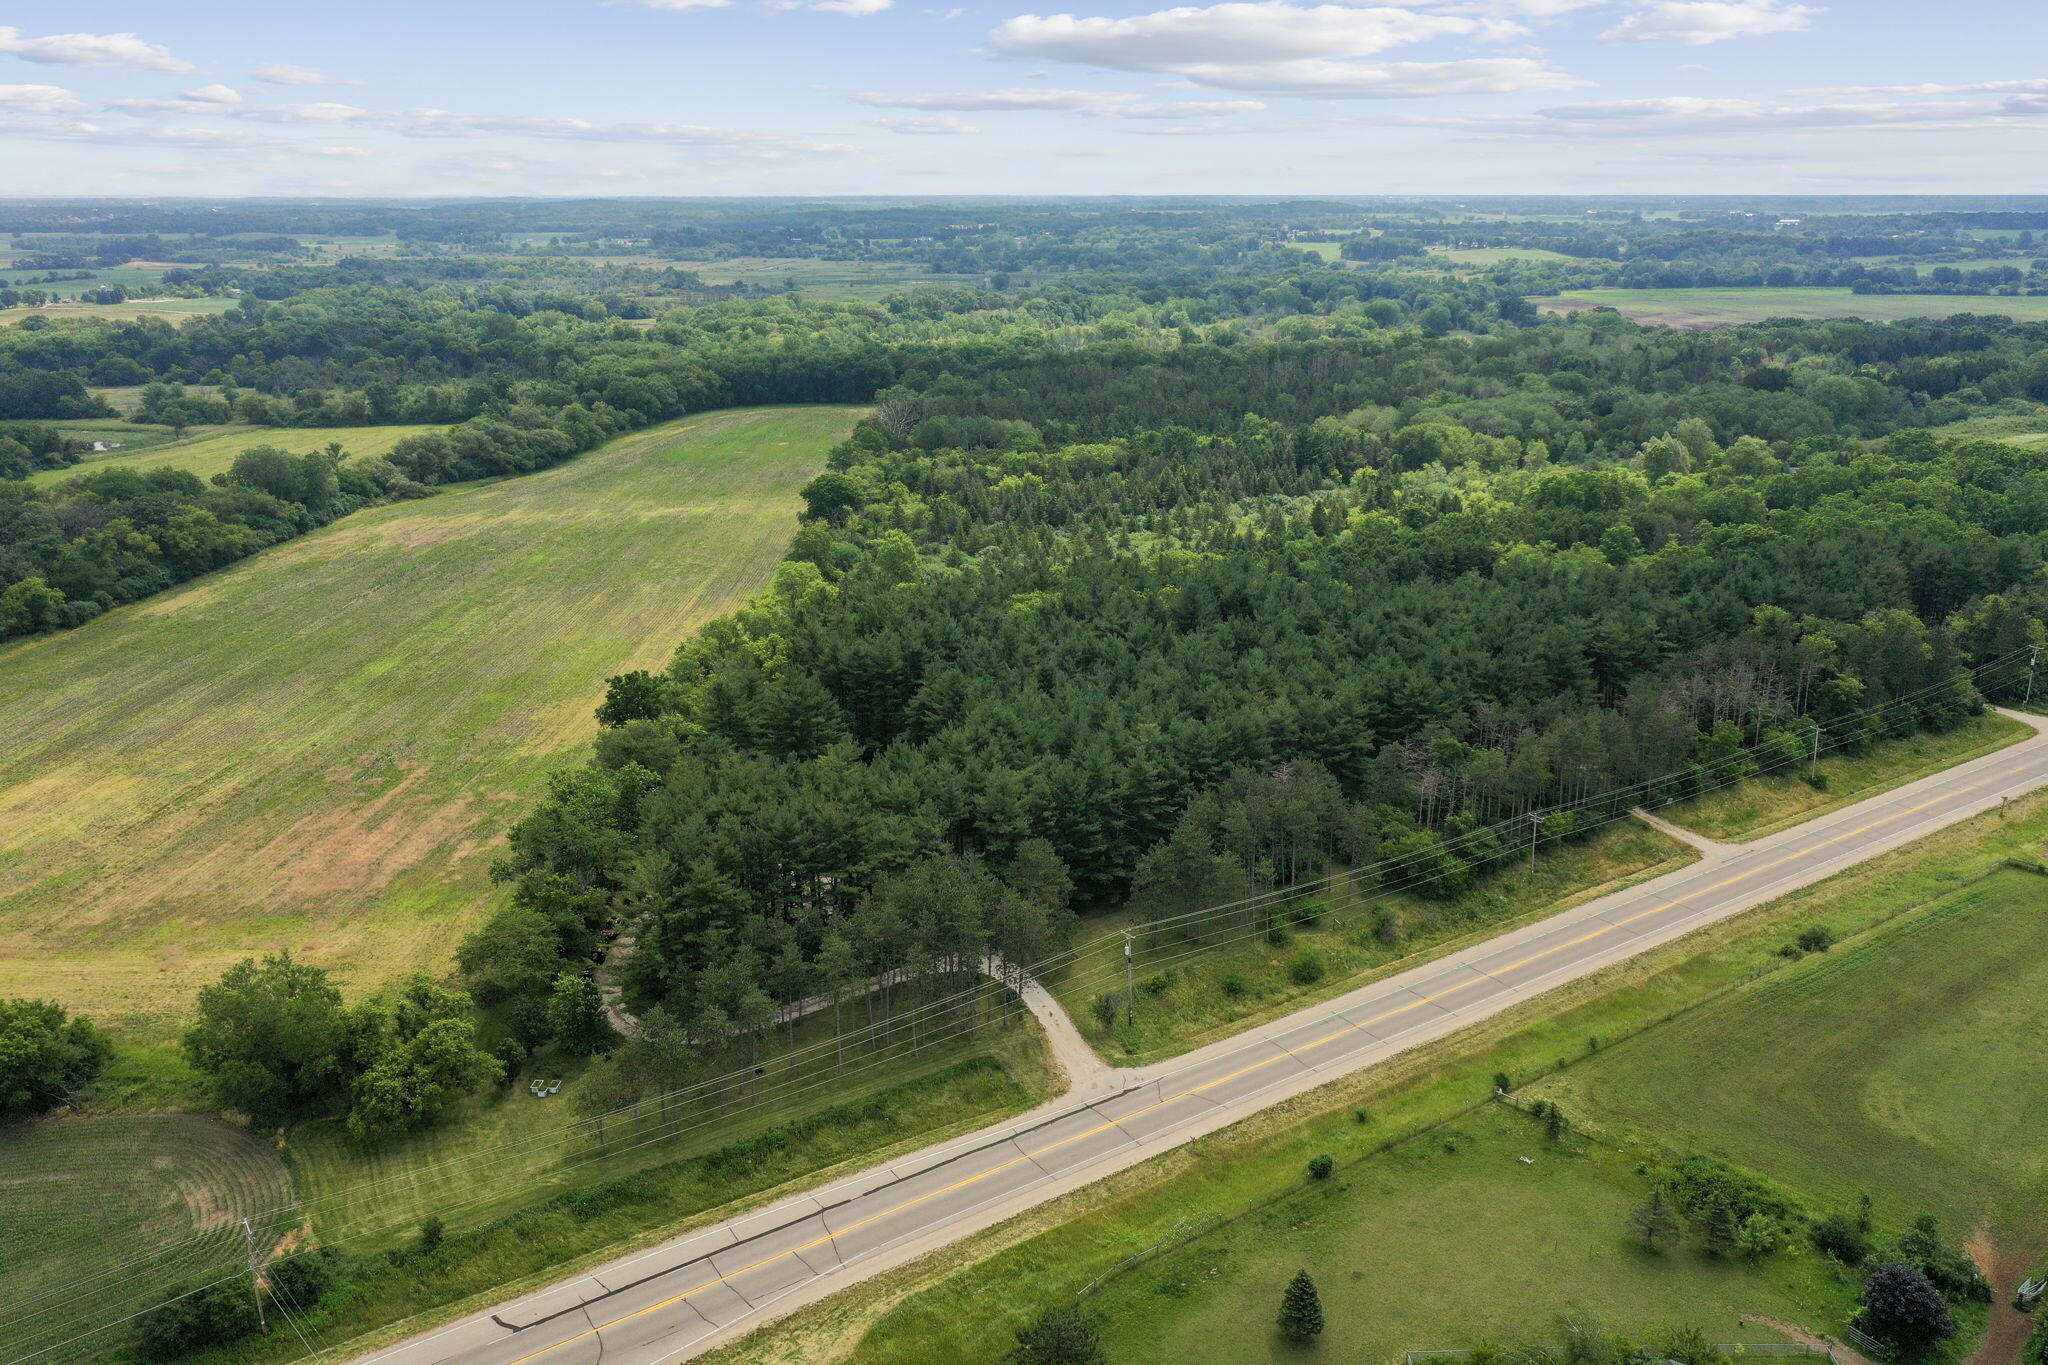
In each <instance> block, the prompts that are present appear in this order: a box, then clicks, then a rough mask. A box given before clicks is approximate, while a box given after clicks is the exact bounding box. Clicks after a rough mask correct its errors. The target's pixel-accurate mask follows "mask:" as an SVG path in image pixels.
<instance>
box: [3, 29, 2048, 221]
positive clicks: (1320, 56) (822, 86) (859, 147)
mask: <svg viewBox="0 0 2048 1365" xmlns="http://www.w3.org/2000/svg"><path fill="white" fill-rule="evenodd" d="M9 19H10V22H9V23H8V24H5V25H0V141H4V144H5V146H6V153H5V157H6V159H5V162H4V163H0V164H4V168H5V170H6V172H7V175H6V177H5V179H6V182H7V183H9V184H12V185H25V186H32V187H35V188H36V189H38V190H40V191H44V192H46V193H47V194H49V195H52V196H58V197H94V198H99V197H115V198H118V197H132V196H151V195H158V194H163V193H165V192H171V193H176V194H179V195H183V194H187V193H189V192H190V187H191V186H193V185H205V186H207V187H209V189H210V190H211V191H212V192H213V193H215V194H219V195H232V196H235V197H245V196H272V195H285V196H295V195H317V196H320V197H333V198H360V197H377V198H445V197H483V198H500V197H506V196H516V197H522V198H525V197H534V191H535V190H537V189H540V190H544V191H545V193H544V194H543V195H542V196H540V197H558V196H559V197H573V198H587V197H592V196H609V195H620V194H625V195H630V196H632V197H643V196H653V197H663V198H667V197H674V196H676V195H677V194H678V192H679V191H680V192H685V193H686V196H687V197H699V195H697V194H687V192H689V191H699V192H701V191H702V190H703V189H705V188H715V190H716V194H717V197H738V198H753V197H760V196H780V197H789V196H792V195H800V196H802V197H838V196H843V195H874V194H885V195H907V194H918V193H919V192H922V191H924V189H925V187H927V186H929V185H932V184H946V185H948V186H949V187H951V188H950V193H955V194H962V195H1017V194H1020V193H1021V194H1023V195H1025V196H1027V197H1048V196H1094V195H1104V194H1132V193H1142V194H1145V195H1175V194H1184V193H1187V192H1189V191H1190V190H1201V189H1203V188H1205V187H1207V186H1208V185H1210V184H1211V183H1213V182H1215V181H1218V180H1222V181H1227V182H1230V183H1232V184H1234V185H1237V186H1241V187H1243V188H1239V189H1235V190H1233V191H1231V193H1233V194H1239V195H1261V196H1264V195H1283V196H1285V195H1294V194H1298V193H1300V191H1298V190H1294V189H1289V188H1278V189H1275V188H1271V187H1272V186H1276V185H1277V186H1283V187H1284V186H1292V185H1298V184H1300V183H1302V182H1304V181H1306V182H1309V183H1317V182H1324V183H1327V182H1329V181H1332V180H1340V181H1351V182H1356V181H1357V180H1361V179H1364V180H1368V181H1378V182H1383V183H1388V184H1396V185H1399V186H1401V187H1402V188H1400V189H1397V190H1384V191H1374V193H1388V194H1401V195H1430V196H1437V195H1445V194H1457V193H1462V192H1464V191H1461V190H1460V189H1459V188H1458V187H1459V186H1461V185H1469V184H1471V183H1473V182H1479V183H1487V182H1495V183H1501V182H1510V181H1512V182H1518V183H1526V182H1528V181H1531V180H1533V181H1537V182H1540V183H1541V184H1543V185H1544V186H1545V187H1546V188H1544V189H1542V190H1540V191H1532V193H1542V194H1553V195H1574V194H1575V195H1589V194H1602V195H1605V194H1613V193H1616V192H1617V191H1619V192H1624V193H1632V192H1638V191H1640V192H1644V193H1660V194H1668V193H1689V192H1690V193H1700V192H1704V193H1734V194H1745V195H1781V194H1797V195H1814V194H1823V195H1826V194H1838V193H1839V194H1854V195H1870V194H1885V193H1900V192H1911V193H1931V194H1944V193H1945V194H1968V195H1983V194H1996V193H1999V192H2000V187H2003V186H2008V185H2011V184H2012V183H2013V182H2014V181H2015V180H2020V179H2025V180H2030V181H2032V183H2033V184H2034V185H2035V186H2038V187H2040V188H2041V190H2042V192H2048V182H2044V176H2048V171H2044V169H2043V168H2044V166H2048V157H2044V155H2043V153H2044V152H2048V77H2043V76H2041V75H2040V74H2039V72H2038V62H2036V61H2035V60H2034V59H2033V57H2032V56H2031V54H2034V53H2038V52H2040V51H2043V50H2048V13H2044V12H2043V10H2042V8H2041V7H2038V6H2036V7H2028V8H2021V7H2018V6H2013V5H2009V4H1995V3H1990V0H1962V3H1960V4H1957V5H1951V6H1949V7H1947V8H1945V9H1944V10H1943V11H1942V12H1941V14H1940V22H1938V23H1930V22H1929V14H1928V11H1927V10H1926V9H1925V7H1923V6H1916V5H1907V4H1903V3H1900V0H1866V3H1862V4H1858V5H1855V6H1853V7H1852V6H1846V5H1821V4H1815V3H1801V2H1800V0H1380V3H1359V4H1350V3H1340V2H1339V0H1221V2H1220V3H1208V4H1188V5H1173V6H1164V5H1159V4H1156V3H1152V4H1146V3H1134V0H1092V3H1090V4H1088V5H1086V6H1081V5H1076V6H1074V7H1072V8H1054V7H1047V8H1046V9H1045V10H1043V11H1038V10H1033V9H1031V8H1029V7H1027V6H1020V5H1017V4H1014V3H989V2H987V0H984V3H979V4H972V3H969V4H961V5H953V6H933V7H929V8H927V7H923V6H920V5H916V4H913V3H911V0H557V2H556V3H547V4H543V3H541V2H540V0H504V2H503V3H494V4H489V5H486V4H484V3H483V2H482V0H434V3H428V4H419V3H411V4H399V3H395V2H394V0H364V2H363V3H361V4H358V5H355V6H352V7H350V8H349V9H348V10H346V11H334V10H320V9H306V8H290V9H271V10H253V9H251V8H250V7H248V6H245V5H229V4H221V3H218V2H217V0H216V3H212V4H207V3H201V4H199V5H196V6H189V7H185V8H183V9H179V10H176V11H168V10H165V9H164V8H163V7H161V6H147V5H143V4H141V3H139V0H85V2H84V3H67V4H64V5H61V6H60V5H57V4H53V3H49V0H40V2H39V3H37V2H32V3H29V4H27V5H24V6H19V7H17V12H16V13H14V14H11V15H10V16H9ZM1986 35H1995V38H1994V40H1992V41H1987V40H1986ZM1020 184H1022V185H1031V186H1037V187H1043V186H1046V185H1048V184H1051V185H1057V186H1058V188H1056V189H1046V188H1033V189H1030V190H1028V191H1019V190H1018V189H1016V186H1018V185H1020ZM1901 187H1907V188H1906V189H1904V190H1903V191H1902V188H1901ZM1496 193H1499V191H1496Z"/></svg>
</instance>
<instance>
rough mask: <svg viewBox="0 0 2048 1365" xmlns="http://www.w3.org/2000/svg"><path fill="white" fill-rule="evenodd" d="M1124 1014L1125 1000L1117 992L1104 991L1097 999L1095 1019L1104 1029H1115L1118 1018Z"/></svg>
mask: <svg viewBox="0 0 2048 1365" xmlns="http://www.w3.org/2000/svg"><path fill="white" fill-rule="evenodd" d="M1123 1012H1124V998H1123V996H1121V995H1119V994H1118V993H1117V992H1115V991H1104V992H1103V993H1102V994H1101V995H1098V996H1096V997H1095V1018H1096V1020H1097V1022H1099V1023H1100V1024H1101V1025H1102V1026H1103V1027H1104V1028H1115V1027H1116V1020H1117V1016H1118V1015H1120V1014H1122V1013H1123Z"/></svg>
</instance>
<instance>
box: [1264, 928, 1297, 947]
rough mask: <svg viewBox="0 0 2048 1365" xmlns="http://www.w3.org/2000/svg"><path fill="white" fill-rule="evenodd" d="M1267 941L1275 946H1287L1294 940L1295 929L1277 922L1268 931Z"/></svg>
mask: <svg viewBox="0 0 2048 1365" xmlns="http://www.w3.org/2000/svg"><path fill="white" fill-rule="evenodd" d="M1266 942H1268V943H1270V944H1272V945H1273V946H1274V947H1275V948H1285V947H1286V946H1287V945H1288V944H1290V943H1292V942H1294V931H1293V930H1291V929H1289V928H1288V927H1287V926H1286V925H1284V924H1275V925H1274V926H1273V927H1272V928H1270V929H1268V930H1267V931H1266Z"/></svg>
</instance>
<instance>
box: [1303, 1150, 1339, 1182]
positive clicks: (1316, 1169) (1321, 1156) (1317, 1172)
mask: <svg viewBox="0 0 2048 1365" xmlns="http://www.w3.org/2000/svg"><path fill="white" fill-rule="evenodd" d="M1336 1169H1337V1158H1335V1157H1333V1156H1331V1155H1330V1154H1329V1153H1328V1152H1318V1153H1316V1154H1315V1155H1314V1156H1312V1157H1310V1158H1309V1159H1308V1178H1309V1179H1310V1180H1328V1179H1329V1178H1330V1175H1331V1173H1332V1172H1334V1171H1335V1170H1336Z"/></svg>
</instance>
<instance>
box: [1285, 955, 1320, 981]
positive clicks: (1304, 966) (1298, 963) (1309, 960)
mask: <svg viewBox="0 0 2048 1365" xmlns="http://www.w3.org/2000/svg"><path fill="white" fill-rule="evenodd" d="M1325 970H1327V969H1326V968H1325V967H1324V966H1323V955H1322V954H1321V953H1319V952H1317V951H1316V950H1315V949H1313V948H1303V949H1302V950H1301V951H1300V952H1298V953H1296V954H1295V955H1294V961H1293V962H1292V963H1290V964H1288V968H1287V975H1288V977H1289V978H1290V979H1291V980H1292V981H1293V982H1294V984H1295V985H1297V986H1313V985H1315V984H1316V982H1318V981H1321V980H1322V979H1323V974H1324V972H1325Z"/></svg>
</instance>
